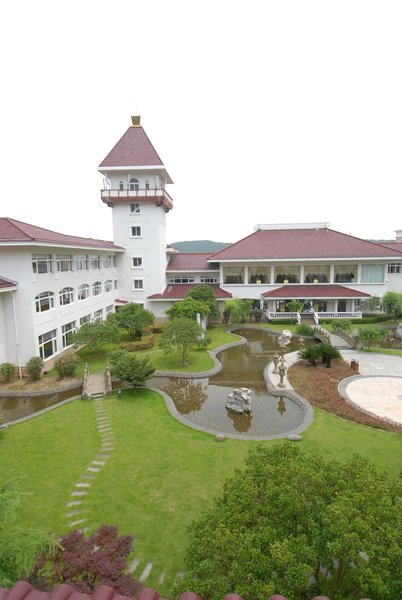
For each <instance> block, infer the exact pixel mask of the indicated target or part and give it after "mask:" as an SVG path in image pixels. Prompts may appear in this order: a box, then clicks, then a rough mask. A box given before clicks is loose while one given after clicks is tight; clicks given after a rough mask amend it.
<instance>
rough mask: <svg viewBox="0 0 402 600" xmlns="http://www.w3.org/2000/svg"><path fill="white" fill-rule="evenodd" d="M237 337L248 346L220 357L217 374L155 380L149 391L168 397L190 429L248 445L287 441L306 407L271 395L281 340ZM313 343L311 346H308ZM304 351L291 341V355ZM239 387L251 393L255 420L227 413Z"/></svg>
mask: <svg viewBox="0 0 402 600" xmlns="http://www.w3.org/2000/svg"><path fill="white" fill-rule="evenodd" d="M234 333H236V334H238V335H240V336H242V337H243V338H245V340H246V343H245V344H243V345H238V346H233V347H231V348H227V349H226V350H222V351H221V352H220V353H219V354H218V355H217V358H218V360H219V361H220V363H221V364H222V370H221V371H220V372H219V373H218V374H216V375H213V376H211V377H205V378H199V377H197V378H187V377H186V378H184V377H183V378H181V377H152V378H151V379H150V380H149V382H148V387H153V388H157V389H160V390H162V391H163V392H165V394H167V395H168V397H169V398H170V399H171V400H172V401H173V404H174V407H175V409H176V411H177V413H178V418H179V420H180V421H182V422H183V423H186V424H187V425H189V426H190V427H195V428H197V429H201V430H204V431H208V432H210V433H222V434H224V435H226V436H228V437H240V438H242V437H243V438H244V439H250V438H256V439H259V438H268V437H282V436H284V435H286V434H289V433H291V432H295V431H296V430H298V429H299V428H300V427H301V426H302V424H303V422H304V420H305V416H306V410H305V407H304V406H303V405H302V404H301V403H299V402H297V401H295V400H294V399H292V398H291V397H289V396H290V395H288V393H287V392H286V391H285V390H284V393H283V395H277V394H275V395H273V394H270V393H268V391H267V386H266V383H265V380H264V375H263V373H264V369H265V367H266V366H267V364H268V363H269V362H270V361H271V360H272V357H273V355H274V354H275V352H276V350H277V349H278V345H277V339H278V336H277V335H275V334H272V333H270V332H268V331H266V330H263V329H251V328H244V329H236V331H235V332H234ZM309 343H312V342H311V341H309V342H306V344H309ZM299 348H300V345H299V343H298V341H297V339H292V341H291V344H290V346H289V347H288V349H287V351H288V352H292V351H295V350H299ZM237 387H246V388H249V389H251V391H252V400H251V406H252V412H251V414H249V413H241V414H240V413H236V412H233V411H230V410H227V409H226V408H225V403H226V401H227V398H228V396H229V394H230V393H231V392H232V391H233V388H237ZM168 402H169V401H168ZM168 407H169V404H168ZM176 411H174V410H171V413H172V414H173V415H174V414H175V412H176Z"/></svg>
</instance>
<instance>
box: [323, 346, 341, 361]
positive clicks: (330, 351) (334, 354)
mask: <svg viewBox="0 0 402 600" xmlns="http://www.w3.org/2000/svg"><path fill="white" fill-rule="evenodd" d="M318 348H319V349H320V355H321V357H322V362H323V364H324V365H326V366H327V367H330V366H331V360H332V359H333V358H341V353H340V352H339V350H338V348H335V347H334V346H332V344H320V345H319V346H318Z"/></svg>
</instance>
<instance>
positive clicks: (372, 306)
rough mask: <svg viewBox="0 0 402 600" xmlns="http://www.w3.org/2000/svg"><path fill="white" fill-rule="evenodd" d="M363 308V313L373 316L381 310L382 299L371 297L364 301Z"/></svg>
mask: <svg viewBox="0 0 402 600" xmlns="http://www.w3.org/2000/svg"><path fill="white" fill-rule="evenodd" d="M361 307H362V310H363V312H369V313H370V314H371V315H372V314H373V313H374V312H375V311H376V310H378V309H380V308H381V298H380V297H379V296H371V297H370V298H366V299H365V300H363V301H362V303H361Z"/></svg>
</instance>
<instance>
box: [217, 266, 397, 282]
mask: <svg viewBox="0 0 402 600" xmlns="http://www.w3.org/2000/svg"><path fill="white" fill-rule="evenodd" d="M390 269H391V270H390ZM330 271H331V267H330V265H308V266H305V267H304V272H302V270H301V267H300V266H299V265H295V266H289V265H287V266H275V267H274V269H273V279H272V277H271V267H270V266H257V267H252V266H250V267H248V272H247V274H246V270H245V267H243V266H237V267H223V281H224V283H226V284H236V283H244V282H245V281H247V283H256V284H261V283H271V281H273V283H278V284H283V283H284V284H286V283H300V282H301V281H303V283H329V282H331V276H330ZM388 272H389V273H400V272H401V264H400V263H392V264H390V265H389V266H388ZM302 273H303V275H302ZM246 277H247V279H246ZM357 281H358V265H335V266H334V274H333V282H334V283H352V284H353V283H356V282H357ZM359 283H384V265H361V269H360V280H359Z"/></svg>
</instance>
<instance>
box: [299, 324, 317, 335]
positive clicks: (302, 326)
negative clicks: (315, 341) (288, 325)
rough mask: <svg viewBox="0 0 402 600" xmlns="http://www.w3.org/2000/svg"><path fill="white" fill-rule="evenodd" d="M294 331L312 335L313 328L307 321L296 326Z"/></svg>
mask: <svg viewBox="0 0 402 600" xmlns="http://www.w3.org/2000/svg"><path fill="white" fill-rule="evenodd" d="M296 333H298V334H299V335H305V336H310V337H311V336H313V335H314V329H313V327H311V326H310V325H307V323H301V324H300V325H298V326H297V327H296Z"/></svg>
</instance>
